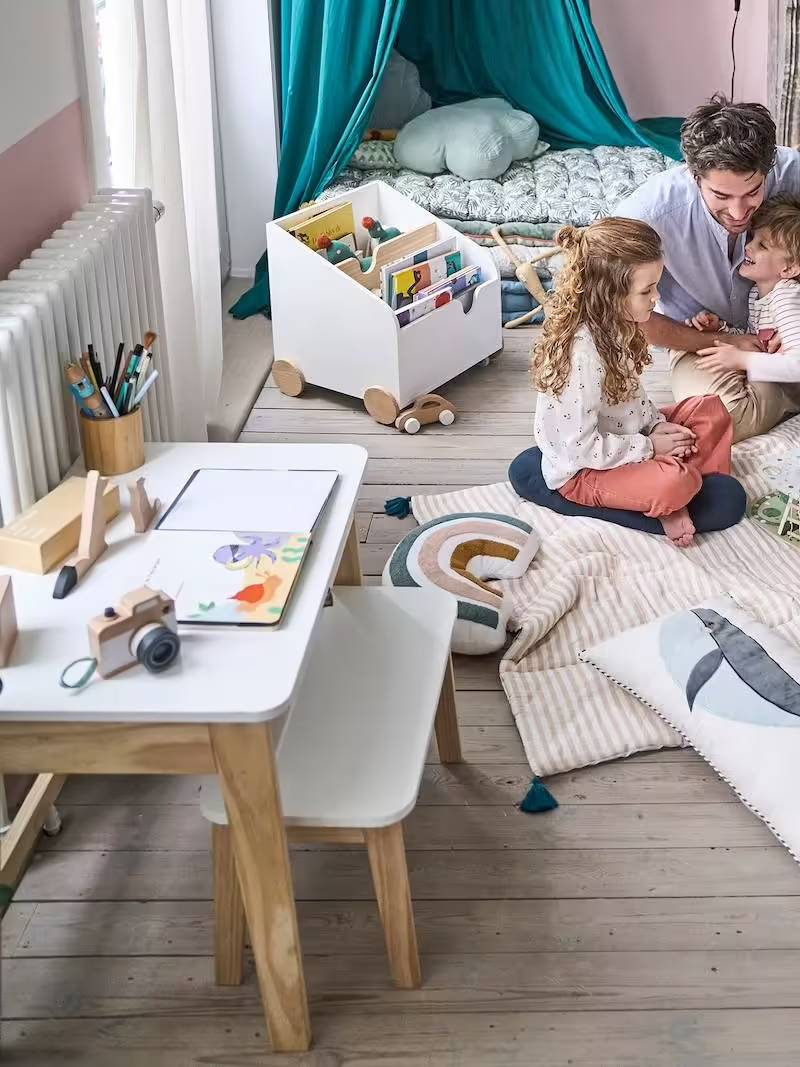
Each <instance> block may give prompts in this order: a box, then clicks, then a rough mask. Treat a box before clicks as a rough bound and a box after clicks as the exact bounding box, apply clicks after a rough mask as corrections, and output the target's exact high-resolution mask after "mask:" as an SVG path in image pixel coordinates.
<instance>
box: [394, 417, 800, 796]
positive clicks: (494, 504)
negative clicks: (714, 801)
mask: <svg viewBox="0 0 800 1067" xmlns="http://www.w3.org/2000/svg"><path fill="white" fill-rule="evenodd" d="M798 446H800V416H798V417H797V418H794V419H792V420H791V421H790V422H787V423H784V424H783V425H782V426H780V427H778V428H777V429H775V430H773V431H772V432H771V433H770V434H768V435H765V436H763V437H758V438H755V439H754V440H752V441H746V442H744V443H743V444H741V445H737V446H736V447H735V448H734V473H735V474H736V475H737V477H739V478H740V480H741V481H742V482H743V484H744V485H745V488H746V489H747V493H748V497H749V498H750V499H751V500H752V499H753V498H754V497H757V496H760V495H762V494H764V493H766V492H767V491H768V489H769V485H768V483H767V481H766V479H765V477H764V475H763V474H762V473H761V472H762V470H763V468H764V467H765V466H767V465H768V464H769V462H770V461H771V460H774V458H775V457H776V456H779V455H783V454H785V453H786V452H787V451H788V450H790V449H793V448H797V447H798ZM412 507H413V511H414V515H415V517H416V518H417V520H418V521H419V522H427V521H428V520H429V519H432V518H435V517H437V516H440V515H446V514H448V513H450V512H454V511H461V512H464V511H493V512H500V513H504V514H508V515H516V516H519V517H520V518H521V519H524V520H525V521H526V522H529V523H531V524H532V525H533V527H534V528H535V529H536V530H537V531H538V533H539V534H540V535H541V537H542V546H541V548H540V549H539V552H538V554H537V556H536V558H535V560H534V563H533V566H532V568H531V569H530V571H528V573H527V574H526V576H525V577H524V578H521V579H516V580H513V581H506V582H501V583H498V584H499V586H500V588H502V589H503V591H504V594H505V595H506V596H508V597H509V598H510V600H511V602H512V606H513V607H512V613H511V620H512V625H513V626H515V627H518V628H519V632H518V634H517V636H516V639H515V640H514V641H513V642H512V644H511V646H510V647H509V648H508V650H507V651H506V654H505V657H504V658H503V660H502V662H501V664H500V678H501V681H502V684H503V688H504V690H505V692H506V695H507V696H508V699H509V701H510V703H511V708H512V711H513V713H514V718H515V720H516V724H517V728H518V730H519V732H520V736H521V738H522V742H523V744H524V746H525V752H526V754H527V756H528V760H529V762H530V765H531V768H532V769H533V770H534V772H535V773H537V774H540V775H543V776H544V775H549V774H554V773H556V772H558V771H566V770H571V769H573V768H576V767H582V766H586V765H588V764H593V763H601V762H603V761H604V760H608V759H613V758H615V757H616V756H625V755H630V754H631V753H633V752H638V751H642V750H645V749H652V748H663V747H666V746H678V745H680V744H681V743H682V742H681V739H680V738H679V737H678V735H677V734H676V733H674V732H673V731H672V730H671V729H670V728H669V727H667V726H666V725H665V724H664V723H663V722H662V721H661V720H660V719H659V718H658V717H657V716H656V715H655V714H654V713H653V712H651V711H648V710H647V709H646V708H645V707H644V706H643V705H642V704H640V703H639V702H638V701H637V700H635V699H634V698H633V697H631V696H629V695H628V694H627V693H625V692H624V691H623V690H621V689H619V688H618V687H617V686H615V685H613V684H612V683H611V682H608V681H606V680H605V679H603V678H601V677H599V676H598V674H597V672H596V671H594V670H593V669H592V668H591V667H590V666H588V665H587V664H584V663H581V662H580V661H579V660H578V652H579V651H580V650H581V649H584V648H589V647H591V646H592V645H594V644H597V643H598V642H600V641H602V640H604V639H605V638H607V637H611V636H612V635H613V634H617V633H621V632H622V631H623V630H626V629H628V628H629V627H632V626H637V625H640V624H642V623H645V622H649V621H650V620H652V619H655V618H657V617H658V616H660V615H663V614H665V613H666V612H670V611H678V610H680V609H682V608H686V607H689V606H690V605H693V604H697V603H698V602H700V601H702V600H705V599H707V598H709V597H712V596H716V595H719V594H723V593H730V594H732V595H733V596H734V598H735V599H736V600H737V601H738V603H739V604H741V605H742V606H743V607H744V608H745V609H746V610H748V611H749V612H750V613H751V614H752V615H754V616H755V617H756V618H757V619H759V620H760V621H761V622H763V623H765V624H766V625H768V626H770V627H771V628H773V629H775V630H776V631H777V632H778V633H780V634H782V635H783V636H784V637H785V638H786V639H787V640H788V641H790V642H792V643H793V644H795V645H797V646H800V549H799V548H793V547H791V546H790V545H788V544H786V543H784V542H781V541H779V540H778V539H777V538H776V537H775V536H773V535H772V534H771V533H769V532H768V531H767V530H765V529H764V528H763V527H761V526H759V525H757V524H756V523H755V522H753V521H752V520H749V519H746V520H744V521H743V522H741V523H739V525H738V526H736V527H734V528H733V529H731V530H725V531H721V532H720V533H714V534H706V535H704V536H701V537H699V538H698V539H697V541H696V544H695V546H694V547H693V548H691V549H678V548H675V547H673V546H672V545H671V544H669V543H668V542H667V541H666V540H665V539H664V538H663V537H655V536H652V535H649V534H643V533H638V532H636V531H632V530H625V529H622V528H621V527H617V526H613V525H611V524H610V523H604V522H601V521H599V520H597V519H575V518H565V517H562V516H560V515H556V514H555V513H553V512H551V511H548V510H546V509H544V508H540V507H537V506H536V505H535V504H531V503H528V502H527V501H524V500H521V499H520V498H519V497H518V496H517V495H516V493H515V492H514V491H513V489H512V488H511V486H510V485H509V484H508V483H507V482H506V483H499V484H496V485H486V486H478V487H476V488H472V489H464V490H460V491H458V492H455V493H446V494H440V495H436V496H418V497H414V498H413V500H412Z"/></svg>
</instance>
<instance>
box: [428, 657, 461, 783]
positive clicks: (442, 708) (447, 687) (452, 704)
mask: <svg viewBox="0 0 800 1067" xmlns="http://www.w3.org/2000/svg"><path fill="white" fill-rule="evenodd" d="M433 725H434V730H435V731H436V744H437V747H438V749H439V762H440V763H463V762H464V758H463V756H462V755H461V737H460V735H459V732H458V716H457V715H456V682H455V678H454V676H453V657H452V656H450V657H449V658H448V660H447V667H446V668H445V672H444V681H443V682H442V692H441V694H440V696H439V706H438V707H437V709H436V718H435V720H434V724H433Z"/></svg>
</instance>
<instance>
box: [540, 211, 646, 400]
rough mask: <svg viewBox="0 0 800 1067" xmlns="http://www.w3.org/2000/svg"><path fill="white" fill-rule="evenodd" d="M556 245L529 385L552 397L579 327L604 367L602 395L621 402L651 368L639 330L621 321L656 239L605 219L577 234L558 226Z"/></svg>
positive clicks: (565, 374) (565, 373) (566, 370)
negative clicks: (551, 290) (552, 285)
mask: <svg viewBox="0 0 800 1067" xmlns="http://www.w3.org/2000/svg"><path fill="white" fill-rule="evenodd" d="M556 243H557V244H558V245H559V246H560V247H561V248H563V249H564V250H565V251H566V253H567V257H568V258H567V264H566V266H565V267H564V269H563V271H562V272H561V274H560V275H559V278H558V284H557V286H556V291H555V295H554V296H553V298H552V300H551V301H550V304H549V306H548V313H547V318H546V319H545V324H544V331H543V333H542V339H541V341H540V342H539V344H538V345H537V346H536V347H535V348H534V351H533V359H532V361H531V379H532V381H533V384H534V386H535V387H536V388H537V389H538V390H539V391H540V392H542V393H550V394H551V395H553V396H558V395H559V393H560V392H561V391H562V390H563V388H564V386H565V385H566V384H567V380H568V379H569V374H570V365H571V352H572V341H573V338H574V337H575V331H576V330H577V329H578V327H579V326H580V325H582V324H583V323H585V324H586V325H587V326H588V327H589V330H590V331H591V334H592V338H593V340H594V343H595V345H596V346H597V351H598V352H599V354H600V358H601V360H602V361H603V366H604V368H605V379H604V381H603V397H604V398H605V399H606V400H607V401H608V403H609V404H622V403H624V402H625V401H626V400H630V399H631V397H633V396H634V395H635V393H636V389H637V384H638V378H639V375H640V374H641V372H642V371H643V370H644V368H645V367H646V366H647V365H648V364H649V363H650V362H651V359H650V353H649V352H648V350H647V341H645V338H644V334H643V333H642V331H641V329H640V327H639V324H638V323H636V322H632V321H631V320H630V319H629V318H628V317H627V315H626V312H625V306H624V303H625V298H626V297H627V296H628V294H629V292H630V285H631V279H632V276H633V272H634V270H635V269H636V268H637V267H641V266H642V265H643V264H645V263H653V262H654V261H655V260H657V259H660V258H661V256H662V254H663V253H662V249H661V239H660V238H659V236H658V234H657V233H656V231H655V230H654V229H653V228H652V227H651V226H648V225H647V224H646V223H644V222H638V221H637V220H635V219H619V218H610V219H602V220H600V221H599V222H593V223H592V224H591V226H589V227H587V228H586V229H585V230H579V229H576V228H575V227H574V226H564V227H563V228H562V229H560V230H559V231H558V233H557V235H556Z"/></svg>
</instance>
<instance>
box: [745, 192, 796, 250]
mask: <svg viewBox="0 0 800 1067" xmlns="http://www.w3.org/2000/svg"><path fill="white" fill-rule="evenodd" d="M750 225H751V228H752V229H754V230H767V231H768V232H769V235H770V237H771V238H772V240H773V241H774V242H775V244H776V245H778V246H779V247H780V248H782V249H783V251H784V252H785V253H786V255H787V256H788V258H789V260H790V262H791V263H792V264H794V265H795V266H800V199H798V198H797V197H795V196H773V197H772V199H771V200H766V201H765V202H764V203H763V204H762V205H761V207H760V208H759V209H758V210H757V211H756V213H755V214H754V215H753V221H752V222H751V224H750Z"/></svg>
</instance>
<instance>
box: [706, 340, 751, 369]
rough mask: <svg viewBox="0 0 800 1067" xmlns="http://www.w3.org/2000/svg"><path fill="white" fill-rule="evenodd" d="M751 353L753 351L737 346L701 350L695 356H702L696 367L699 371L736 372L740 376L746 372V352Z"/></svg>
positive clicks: (747, 362) (747, 359)
mask: <svg viewBox="0 0 800 1067" xmlns="http://www.w3.org/2000/svg"><path fill="white" fill-rule="evenodd" d="M752 351H754V349H752V348H749V349H748V348H739V347H738V346H737V345H717V346H715V347H714V348H701V349H700V351H699V352H698V353H697V354H698V356H702V359H698V361H697V366H698V367H700V369H701V370H706V371H713V372H714V373H715V374H724V373H725V372H726V371H738V372H739V373H740V374H741V373H744V372H745V371H746V370H747V367H748V364H749V362H750V360H749V357H748V352H752ZM757 351H760V349H758V350H757Z"/></svg>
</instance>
